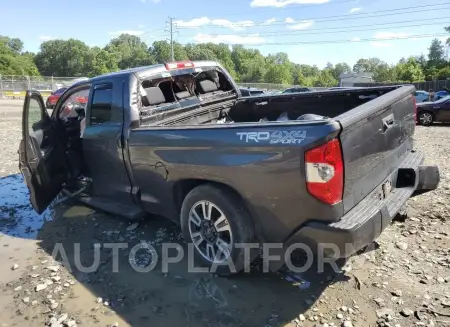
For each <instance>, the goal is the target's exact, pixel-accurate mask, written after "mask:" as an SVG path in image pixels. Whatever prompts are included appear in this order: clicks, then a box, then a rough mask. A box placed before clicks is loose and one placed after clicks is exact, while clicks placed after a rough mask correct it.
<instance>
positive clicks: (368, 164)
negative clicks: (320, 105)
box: [335, 85, 416, 213]
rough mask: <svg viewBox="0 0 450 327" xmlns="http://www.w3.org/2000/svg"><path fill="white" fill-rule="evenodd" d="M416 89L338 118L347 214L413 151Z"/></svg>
mask: <svg viewBox="0 0 450 327" xmlns="http://www.w3.org/2000/svg"><path fill="white" fill-rule="evenodd" d="M414 92H415V88H414V86H412V85H411V86H402V87H400V88H398V89H395V90H393V91H391V92H389V93H386V94H384V95H382V96H380V97H378V98H376V99H374V100H372V101H369V102H367V103H365V104H363V105H361V106H358V107H356V108H355V109H353V110H350V111H348V112H346V113H344V114H342V115H340V116H337V117H336V118H335V119H336V120H338V121H339V122H340V123H341V125H342V133H341V135H340V139H341V144H342V153H343V157H344V165H345V180H344V194H343V205H344V213H346V212H348V211H349V210H350V209H351V208H353V207H354V206H355V205H356V204H358V203H359V202H360V201H361V200H362V199H364V198H365V197H366V196H367V195H368V194H369V193H371V192H372V191H373V190H374V189H375V188H376V187H377V186H378V185H380V184H381V183H383V182H385V180H386V179H387V178H388V176H390V174H391V173H392V172H393V171H395V170H396V169H397V167H398V165H399V163H400V162H401V161H402V159H403V158H404V156H405V155H407V153H409V152H411V150H412V146H413V140H412V136H413V134H414V129H415V124H416V122H415V98H414Z"/></svg>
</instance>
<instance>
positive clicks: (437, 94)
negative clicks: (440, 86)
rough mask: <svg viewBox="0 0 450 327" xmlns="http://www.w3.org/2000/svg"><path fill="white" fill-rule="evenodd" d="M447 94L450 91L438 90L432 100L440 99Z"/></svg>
mask: <svg viewBox="0 0 450 327" xmlns="http://www.w3.org/2000/svg"><path fill="white" fill-rule="evenodd" d="M449 95H450V93H449V92H447V91H438V92H436V93H435V95H434V101H437V100H440V99H442V98H445V97H447V96H449Z"/></svg>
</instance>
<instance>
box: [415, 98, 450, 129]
mask: <svg viewBox="0 0 450 327" xmlns="http://www.w3.org/2000/svg"><path fill="white" fill-rule="evenodd" d="M417 122H418V123H419V124H420V125H424V126H428V125H431V124H432V123H433V122H450V96H447V97H445V98H442V99H440V100H438V101H434V102H421V103H417Z"/></svg>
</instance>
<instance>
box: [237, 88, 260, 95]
mask: <svg viewBox="0 0 450 327" xmlns="http://www.w3.org/2000/svg"><path fill="white" fill-rule="evenodd" d="M239 91H241V95H242V96H243V97H251V96H255V95H264V91H263V90H260V89H256V88H250V87H249V88H240V89H239Z"/></svg>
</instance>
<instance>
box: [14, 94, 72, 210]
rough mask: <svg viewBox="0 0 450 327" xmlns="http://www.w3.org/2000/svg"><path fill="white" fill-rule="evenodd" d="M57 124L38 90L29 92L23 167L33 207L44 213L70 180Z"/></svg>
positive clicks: (21, 151) (24, 115) (21, 150)
mask: <svg viewBox="0 0 450 327" xmlns="http://www.w3.org/2000/svg"><path fill="white" fill-rule="evenodd" d="M60 142H61V141H60V140H59V139H58V135H57V131H56V125H55V122H54V121H52V119H51V118H50V116H49V114H48V112H47V109H46V108H45V104H44V100H43V99H42V96H41V94H40V93H39V92H37V91H27V93H26V96H25V102H24V105H23V113H22V140H21V142H20V146H19V168H20V171H21V172H22V175H23V177H24V179H25V182H26V184H27V186H28V190H29V191H30V201H31V204H32V206H33V208H34V210H36V211H37V212H38V213H42V212H43V211H44V210H45V209H46V208H47V207H48V206H49V204H50V203H51V202H52V201H53V199H54V198H55V197H56V196H57V195H58V194H59V192H60V191H61V189H62V187H63V184H64V182H65V181H66V176H67V174H66V161H65V160H66V159H65V155H64V148H63V146H62V144H61V143H60Z"/></svg>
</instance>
